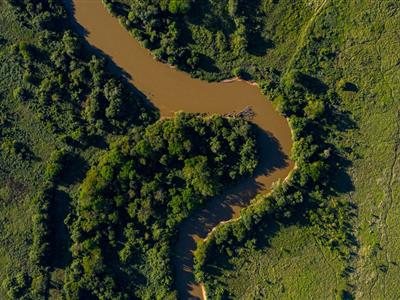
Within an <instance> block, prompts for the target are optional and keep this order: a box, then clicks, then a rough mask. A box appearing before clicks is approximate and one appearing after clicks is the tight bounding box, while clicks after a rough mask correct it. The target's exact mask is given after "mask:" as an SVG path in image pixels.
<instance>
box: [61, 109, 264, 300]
mask: <svg viewBox="0 0 400 300" xmlns="http://www.w3.org/2000/svg"><path fill="white" fill-rule="evenodd" d="M254 143H255V140H254V136H253V134H252V129H251V127H250V126H249V125H248V124H247V123H246V122H245V121H242V120H240V119H223V118H222V117H218V116H212V117H208V118H203V117H199V116H194V115H187V114H183V113H181V114H178V115H177V116H176V117H175V118H174V119H169V120H163V121H159V122H157V123H155V124H154V125H152V126H150V127H148V128H147V129H146V130H145V132H141V131H140V130H134V131H133V132H132V133H131V134H130V135H129V136H127V137H124V138H121V139H120V140H118V141H116V142H114V143H113V144H112V145H111V147H110V151H109V152H107V153H106V154H105V155H104V156H102V157H101V158H100V160H99V164H98V165H97V166H95V167H93V168H92V169H91V170H90V171H89V172H88V174H87V176H86V178H85V180H84V182H83V184H82V187H81V193H80V197H79V200H78V207H77V212H76V217H75V219H76V220H75V221H74V223H73V224H72V232H71V236H72V240H73V242H74V244H73V245H72V254H73V262H72V264H71V269H70V270H69V275H68V280H67V282H66V286H65V289H66V293H67V295H68V297H70V298H72V299H75V298H77V297H79V295H87V296H89V295H91V296H96V297H98V298H112V299H125V298H130V297H133V296H136V297H139V298H144V299H167V298H171V297H173V292H172V291H173V288H172V284H173V270H172V267H171V264H170V259H171V255H172V252H171V246H172V241H174V236H175V233H176V227H177V225H178V224H179V223H180V222H181V221H182V220H184V219H185V218H186V217H187V216H188V215H189V214H190V212H192V211H193V210H194V209H196V208H197V207H198V206H199V205H201V204H202V203H203V202H204V201H207V199H209V198H210V197H212V196H215V195H217V194H218V193H220V192H221V191H222V188H223V187H224V186H226V185H227V184H229V183H231V182H232V181H234V180H235V179H237V178H239V177H240V176H242V175H244V174H249V173H251V172H252V171H253V170H254V168H255V166H256V164H257V159H256V157H255V152H254V149H255V144H254Z"/></svg>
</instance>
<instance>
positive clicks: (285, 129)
mask: <svg viewBox="0 0 400 300" xmlns="http://www.w3.org/2000/svg"><path fill="white" fill-rule="evenodd" d="M65 1H66V3H67V6H68V8H69V9H71V12H72V15H73V16H74V20H73V21H74V26H75V27H76V29H77V30H78V32H80V33H82V34H84V36H85V38H86V39H87V41H88V42H89V44H91V45H92V46H94V47H95V48H97V49H99V50H101V51H102V52H104V54H106V55H107V56H109V57H110V58H111V60H112V62H113V63H114V64H115V65H116V66H117V67H118V68H119V72H122V73H123V74H124V75H125V76H126V77H127V79H128V80H130V81H131V82H132V84H133V85H134V86H135V87H136V88H137V89H139V90H140V91H141V92H142V93H144V94H145V95H146V96H147V97H148V98H149V99H150V101H151V102H152V103H153V104H154V105H155V106H156V107H157V108H158V109H159V111H160V114H161V117H170V116H172V115H173V114H174V113H175V112H176V111H186V112H201V113H208V114H212V113H217V114H227V113H232V112H239V111H241V110H243V109H244V108H245V107H246V106H251V108H252V109H253V111H254V112H255V117H254V118H253V119H252V122H253V123H254V124H256V126H257V128H258V141H259V151H260V164H259V166H258V168H257V170H256V172H255V175H254V176H253V177H251V178H246V179H243V180H241V181H240V182H239V183H238V184H237V185H235V186H234V187H232V188H228V189H227V190H226V191H225V193H224V194H223V195H221V196H219V197H215V198H213V199H211V200H210V201H208V202H207V203H206V205H205V207H204V208H203V209H202V210H199V211H197V212H196V213H194V214H193V215H192V216H190V217H189V219H187V220H186V221H185V222H184V223H183V224H182V225H181V226H180V230H179V236H178V239H177V242H176V246H175V256H174V260H173V263H174V266H175V272H176V274H175V281H176V288H177V290H178V293H179V298H180V299H204V295H203V291H202V287H201V285H198V284H196V283H195V281H194V276H193V273H192V267H193V250H194V249H195V246H196V244H195V241H196V240H198V239H203V238H205V237H206V236H207V234H208V233H209V232H210V231H211V230H212V228H214V227H215V226H216V225H218V224H219V223H220V222H222V221H226V220H229V219H232V218H235V217H237V216H238V215H239V212H240V209H241V208H242V207H244V206H247V205H248V204H249V203H250V200H251V199H252V198H253V197H254V196H255V195H256V194H258V193H267V192H268V191H269V190H270V188H271V184H272V183H273V182H275V181H277V180H278V179H283V178H285V177H286V176H287V175H288V173H289V171H290V170H291V169H292V168H293V163H292V162H291V161H290V160H289V158H288V154H289V151H290V148H291V146H292V137H291V132H290V129H289V126H288V123H287V121H286V119H285V118H283V117H282V116H281V115H279V114H278V113H277V112H276V111H275V110H274V108H273V107H272V105H271V103H270V102H269V101H267V99H266V98H265V97H264V96H263V95H262V94H261V92H260V90H259V88H258V87H257V86H256V85H254V84H250V83H247V82H245V81H230V82H225V83H208V82H205V81H201V80H198V79H193V78H191V77H190V76H189V75H188V74H186V73H184V72H181V71H178V70H176V69H174V68H171V67H170V66H168V65H166V64H163V63H160V62H158V61H156V60H154V59H153V57H152V55H151V54H150V52H149V51H147V50H146V49H144V48H143V47H141V45H140V44H139V43H138V41H136V40H135V39H134V38H133V37H132V36H131V35H130V34H129V32H128V31H127V30H126V29H124V28H123V27H122V26H121V25H120V23H119V21H118V20H117V19H116V18H115V17H113V16H112V15H111V14H110V13H108V12H107V10H106V8H105V7H104V6H103V4H102V2H101V0H65ZM71 1H72V2H71Z"/></svg>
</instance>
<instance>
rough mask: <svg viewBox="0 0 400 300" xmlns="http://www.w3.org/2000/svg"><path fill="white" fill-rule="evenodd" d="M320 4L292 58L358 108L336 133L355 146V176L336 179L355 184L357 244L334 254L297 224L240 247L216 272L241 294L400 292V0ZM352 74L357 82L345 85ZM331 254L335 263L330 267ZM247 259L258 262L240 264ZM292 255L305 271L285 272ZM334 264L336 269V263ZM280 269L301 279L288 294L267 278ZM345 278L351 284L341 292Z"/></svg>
mask: <svg viewBox="0 0 400 300" xmlns="http://www.w3.org/2000/svg"><path fill="white" fill-rule="evenodd" d="M280 4H281V3H279V4H277V6H279V5H280ZM320 4H321V5H322V4H323V2H322V1H320ZM315 12H316V13H318V15H314V17H312V18H310V19H309V21H308V22H305V23H303V25H302V27H303V29H302V30H303V34H300V35H299V39H298V42H297V50H296V52H295V53H294V55H293V56H292V58H290V59H288V60H287V66H285V69H286V71H288V70H290V69H292V68H299V69H307V70H308V71H309V72H310V73H312V74H314V75H315V76H317V77H318V78H320V79H321V80H322V81H323V82H324V83H325V84H327V85H329V86H330V89H332V90H334V91H336V92H337V93H338V95H339V101H338V103H337V104H336V107H337V109H338V111H340V112H341V113H343V115H345V114H347V115H348V118H344V119H343V122H344V123H343V124H337V128H336V132H337V135H336V136H335V137H332V142H333V143H334V144H335V145H336V146H337V147H338V148H339V149H343V150H344V152H343V153H346V154H345V157H346V160H347V163H348V166H349V168H348V171H347V173H348V177H347V176H346V175H343V176H338V177H337V178H336V180H335V181H334V182H333V186H336V188H338V189H339V190H343V191H346V192H345V193H344V194H342V195H339V196H338V197H339V198H341V199H343V200H345V201H348V202H351V203H352V204H353V205H354V207H355V211H354V213H355V215H354V217H353V218H352V222H351V223H352V228H353V234H354V237H355V241H356V242H355V246H354V247H353V248H352V251H354V252H353V254H352V256H351V258H350V259H348V260H344V261H342V262H339V263H334V262H335V258H334V257H330V256H325V257H323V256H321V255H317V254H316V253H315V248H313V245H315V244H314V242H315V241H314V237H313V234H310V233H308V234H307V233H306V232H307V231H308V229H300V228H299V229H296V230H294V231H293V232H297V235H295V234H293V235H292V236H290V235H289V234H288V230H287V229H286V230H283V231H281V232H279V233H278V234H277V236H276V237H274V238H273V239H272V241H271V247H266V248H265V249H263V250H255V251H249V250H246V249H243V250H240V251H243V255H242V256H239V257H236V258H234V259H232V260H231V261H230V263H232V264H233V266H234V267H232V269H231V267H229V268H226V269H223V271H221V270H220V272H221V273H220V274H222V275H217V276H215V279H216V280H219V279H221V280H222V282H223V283H224V284H225V286H226V288H227V290H228V291H229V293H231V294H232V295H235V297H233V298H236V297H240V295H252V296H250V298H251V299H258V298H264V294H263V293H264V292H265V291H266V290H268V291H269V292H270V294H268V295H269V297H272V295H276V296H277V298H283V299H310V298H313V299H327V298H334V297H335V296H338V297H341V298H346V297H350V294H352V297H355V298H357V299H397V298H398V297H399V291H398V288H396V281H397V279H398V274H399V271H400V270H399V265H398V260H399V256H398V253H399V251H398V250H399V242H398V237H399V229H400V227H399V226H398V222H397V218H396V216H397V215H398V213H399V205H400V203H399V191H400V184H399V183H400V182H399V179H398V178H399V176H398V174H399V171H400V164H399V160H398V151H399V142H400V136H399V133H400V132H399V108H400V104H399V95H400V90H399V85H398V82H400V66H399V62H400V55H399V52H398V48H399V42H400V37H399V35H398V24H399V21H400V7H399V4H398V3H397V2H395V1H382V2H379V3H378V2H376V1H367V0H364V1H353V2H351V3H350V2H345V1H325V4H324V6H323V7H322V8H321V9H320V11H317V10H316V11H315ZM310 22H312V23H310ZM272 51H275V50H272ZM323 51H328V52H331V53H335V54H334V55H335V59H334V60H333V61H332V62H329V61H325V60H321V59H319V58H318V57H319V56H320V54H321V52H323ZM343 82H349V83H351V84H349V85H348V86H347V87H346V88H343ZM346 119H347V120H346ZM303 231H304V233H302V234H299V232H303ZM289 232H290V230H289ZM260 234H261V232H260ZM300 236H301V239H303V240H302V243H303V244H304V245H307V247H309V249H308V251H304V252H302V255H299V252H297V251H299V250H298V249H299V248H298V247H299V246H298V241H299V238H300ZM282 240H285V243H286V245H287V247H288V249H289V252H284V251H282V250H277V249H276V247H274V243H277V242H276V241H282ZM278 245H279V243H278ZM283 248H285V247H283ZM282 253H283V254H282ZM249 257H251V258H253V257H254V258H255V259H254V260H253V259H249ZM277 257H280V259H279V260H278V262H279V263H278V265H279V266H282V270H280V271H278V272H277V271H276V267H275V266H274V267H272V266H271V265H269V264H268V263H263V262H271V261H274V260H276V259H277ZM327 258H328V261H330V262H331V265H332V266H333V268H327V267H326V265H325V263H326V260H325V259H327ZM245 261H250V262H251V263H248V264H247V265H245V267H242V268H240V266H241V264H242V263H243V262H245ZM256 262H258V263H259V264H258V266H259V267H258V268H256V267H255V266H256V265H257V264H256ZM332 262H333V263H332ZM285 264H291V265H294V266H296V265H297V266H299V267H300V266H301V268H302V270H303V273H301V275H303V276H304V277H305V279H304V280H302V279H301V278H303V277H301V275H299V274H298V275H296V274H297V273H296V272H297V270H296V269H295V268H294V269H292V270H291V271H288V272H284V273H283V270H284V269H285ZM324 266H325V267H324ZM232 270H240V271H237V272H236V273H235V272H234V271H232ZM328 270H330V275H329V274H327V273H326V272H327V271H328ZM279 272H282V275H281V278H284V279H282V280H283V281H284V282H285V283H287V282H291V280H293V279H294V280H296V283H293V282H292V283H291V284H287V285H285V286H290V287H288V288H286V289H285V291H284V292H283V293H282V294H279V293H278V294H277V286H279V285H271V284H270V283H268V282H263V281H262V280H263V279H265V278H277V277H276V276H277V275H276V274H279ZM232 274H236V275H235V276H233V275H232ZM316 274H318V275H317V276H316ZM333 274H334V275H333ZM329 276H331V278H339V283H338V282H337V281H336V280H332V279H331V280H326V279H327V278H329ZM332 276H333V277H332ZM278 278H279V276H278ZM311 278H314V279H315V280H316V281H317V282H314V284H315V286H313V287H311V286H310V285H309V283H308V282H307V279H308V280H310V279H311ZM272 282H274V281H273V280H272ZM260 286H262V288H260ZM271 286H272V288H271ZM274 287H275V288H274ZM343 287H344V288H345V289H346V293H344V294H341V293H338V291H340V289H341V288H343ZM245 291H246V292H245ZM304 291H308V292H307V293H304ZM348 293H349V294H348ZM242 297H244V296H242Z"/></svg>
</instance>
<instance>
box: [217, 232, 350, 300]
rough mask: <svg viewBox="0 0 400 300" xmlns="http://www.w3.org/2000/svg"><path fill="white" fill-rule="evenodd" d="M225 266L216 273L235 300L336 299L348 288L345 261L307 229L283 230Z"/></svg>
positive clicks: (242, 252)
mask: <svg viewBox="0 0 400 300" xmlns="http://www.w3.org/2000/svg"><path fill="white" fill-rule="evenodd" d="M223 266H224V267H223V268H221V269H219V268H217V269H215V270H214V272H215V273H216V274H218V273H219V272H221V273H220V274H219V275H218V276H220V277H221V278H223V280H222V282H223V286H225V287H227V288H228V290H229V292H230V295H229V296H230V297H231V298H233V299H309V298H310V297H312V298H318V299H335V297H336V295H337V293H338V291H340V290H341V288H343V286H345V280H344V279H343V278H342V277H341V276H340V270H341V269H342V268H343V262H342V261H341V260H340V259H339V258H337V257H335V256H334V255H332V253H331V252H330V251H329V250H327V249H326V247H324V246H322V245H320V244H319V242H318V241H317V240H316V239H315V238H314V237H313V233H312V231H311V230H310V228H306V227H305V228H304V227H299V226H289V227H282V228H281V229H279V234H278V235H276V236H274V237H272V238H271V239H268V241H265V240H264V246H261V247H259V248H256V249H254V248H252V247H249V248H243V249H241V251H240V255H239V256H237V257H232V258H230V259H228V261H225V262H224V265H223ZM211 298H213V297H211Z"/></svg>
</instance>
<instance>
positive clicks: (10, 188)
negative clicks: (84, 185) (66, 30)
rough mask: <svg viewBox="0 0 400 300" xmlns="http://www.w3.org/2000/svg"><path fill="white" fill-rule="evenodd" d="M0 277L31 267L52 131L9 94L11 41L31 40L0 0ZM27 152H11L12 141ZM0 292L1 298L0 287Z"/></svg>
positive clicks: (16, 76)
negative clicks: (34, 201) (35, 214)
mask: <svg viewBox="0 0 400 300" xmlns="http://www.w3.org/2000/svg"><path fill="white" fill-rule="evenodd" d="M0 28H1V33H0V39H1V42H0V101H1V105H0V106H1V108H0V123H1V125H2V130H1V132H0V149H1V150H0V207H1V211H2V213H1V214H0V231H1V238H0V281H3V280H4V279H5V277H6V276H7V275H10V274H11V275H15V274H16V273H18V272H21V271H28V272H29V270H30V269H31V268H32V266H31V265H30V263H29V260H27V259H26V257H27V256H28V252H29V244H30V241H31V228H32V223H31V218H32V207H31V198H32V197H33V195H34V193H35V192H36V190H37V188H38V187H39V186H40V184H41V182H43V172H42V169H43V166H44V164H45V162H46V160H47V159H48V156H49V153H51V151H52V149H54V147H55V144H56V142H55V139H54V136H53V134H52V133H51V132H50V131H49V130H48V129H47V128H46V127H45V126H44V124H43V123H42V122H41V121H40V120H39V118H38V116H37V114H36V113H35V112H34V111H32V110H31V109H29V106H27V105H21V103H19V102H18V101H15V100H14V97H13V90H14V89H15V88H16V87H17V86H19V85H22V84H23V83H22V70H21V68H20V67H19V66H18V64H15V63H14V62H13V59H12V57H13V56H12V49H11V45H12V44H15V43H18V42H20V41H31V40H32V39H33V38H34V34H33V32H30V31H29V30H27V29H22V28H21V27H20V25H19V24H18V22H16V21H15V16H14V14H13V13H12V11H11V9H10V7H9V6H8V5H6V4H5V3H4V2H3V1H0ZM15 141H17V142H18V143H20V144H22V145H24V146H23V147H24V148H25V150H26V151H27V152H29V153H31V154H29V156H32V157H31V158H29V159H28V158H27V157H26V156H25V154H23V153H22V154H21V153H16V152H15V151H14V150H13V149H15V148H13V146H11V145H13V143H14V142H15ZM0 298H2V299H5V295H4V294H3V290H2V289H0Z"/></svg>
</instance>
